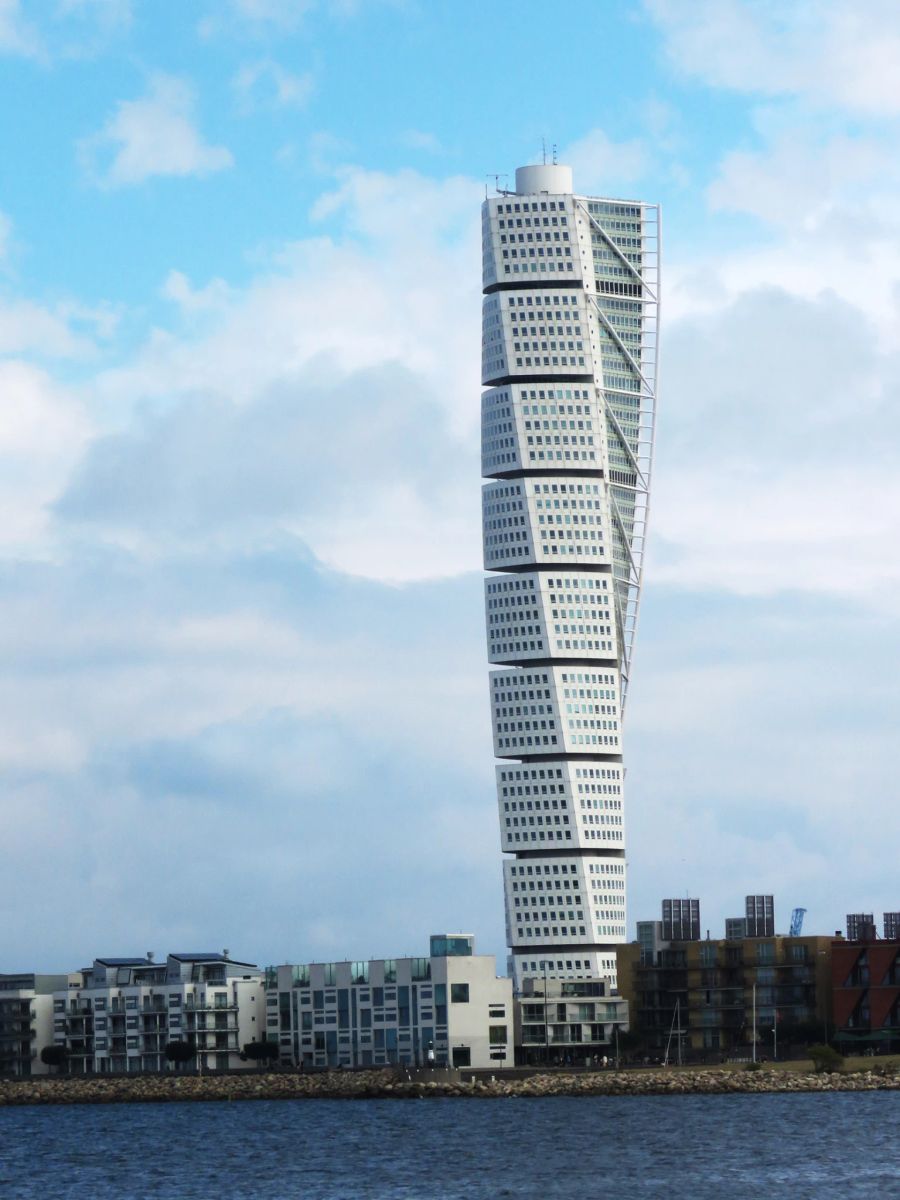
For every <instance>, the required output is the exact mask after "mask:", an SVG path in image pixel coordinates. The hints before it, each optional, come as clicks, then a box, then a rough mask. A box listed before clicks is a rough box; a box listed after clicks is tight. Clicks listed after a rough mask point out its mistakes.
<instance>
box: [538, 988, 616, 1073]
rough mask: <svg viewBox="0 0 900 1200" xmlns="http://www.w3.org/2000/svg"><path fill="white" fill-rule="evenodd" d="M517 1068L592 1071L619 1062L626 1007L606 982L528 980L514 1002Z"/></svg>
mask: <svg viewBox="0 0 900 1200" xmlns="http://www.w3.org/2000/svg"><path fill="white" fill-rule="evenodd" d="M515 1007H516V1034H515V1041H516V1062H517V1064H520V1065H522V1066H538V1065H544V1064H549V1065H551V1066H564V1065H572V1066H578V1067H580V1066H591V1065H597V1064H598V1063H600V1062H601V1061H602V1060H603V1059H604V1058H605V1059H607V1060H608V1061H609V1060H615V1059H617V1058H618V1057H619V1035H620V1034H621V1033H624V1032H625V1031H626V1030H627V1029H628V1003H627V1001H626V1000H625V999H624V998H623V997H622V996H619V995H617V994H613V993H612V990H611V987H610V984H609V981H608V980H605V979H550V978H547V979H543V978H541V979H532V978H526V979H525V980H524V981H523V985H522V991H521V993H520V994H519V995H517V996H516V998H515Z"/></svg>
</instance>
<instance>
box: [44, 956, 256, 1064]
mask: <svg viewBox="0 0 900 1200" xmlns="http://www.w3.org/2000/svg"><path fill="white" fill-rule="evenodd" d="M264 1031H265V992H264V987H263V978H262V972H261V971H260V969H259V968H258V967H256V966H254V965H253V964H251V963H243V962H237V961H235V960H234V959H232V958H230V957H229V956H228V954H227V952H225V953H222V954H218V953H195V954H170V955H169V956H168V957H167V959H166V961H165V962H160V963H157V962H154V960H153V958H152V956H148V955H145V956H143V957H139V958H97V959H94V962H93V964H92V966H90V967H86V968H85V969H84V971H82V972H80V974H79V975H77V976H75V977H73V978H72V980H71V981H70V982H69V984H68V986H67V987H65V988H61V989H59V990H57V991H55V992H54V994H53V1032H52V1043H51V1044H52V1045H54V1046H58V1047H60V1048H61V1049H63V1050H64V1051H65V1055H66V1069H67V1070H68V1072H69V1073H70V1074H76V1075H78V1074H95V1073H96V1074H105V1073H112V1072H129V1073H137V1072H142V1071H162V1070H166V1069H167V1067H168V1062H167V1059H166V1053H165V1050H166V1044H167V1043H168V1042H170V1041H183V1042H187V1043H188V1044H189V1045H190V1046H191V1047H192V1048H193V1050H194V1052H195V1053H194V1058H193V1060H192V1066H193V1068H194V1069H196V1070H200V1071H203V1070H220V1071H221V1070H229V1069H236V1068H239V1067H244V1066H247V1067H252V1066H253V1064H252V1062H246V1061H243V1060H242V1058H241V1052H242V1049H243V1046H244V1045H246V1044H247V1043H249V1042H255V1041H262V1040H264V1037H265V1032H264Z"/></svg>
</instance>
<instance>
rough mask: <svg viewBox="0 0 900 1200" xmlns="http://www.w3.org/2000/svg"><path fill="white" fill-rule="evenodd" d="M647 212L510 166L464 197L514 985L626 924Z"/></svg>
mask: <svg viewBox="0 0 900 1200" xmlns="http://www.w3.org/2000/svg"><path fill="white" fill-rule="evenodd" d="M659 234H660V221H659V209H658V207H657V206H656V205H651V204H645V203H643V202H641V201H623V200H604V199H597V198H593V197H587V196H579V195H576V194H575V193H574V190H573V181H572V171H571V169H570V168H569V167H563V166H557V165H555V164H554V165H544V166H532V167H521V168H519V170H517V171H516V189H515V192H501V193H500V194H498V195H496V196H493V197H490V198H489V199H487V200H485V202H484V206H483V208H482V247H483V286H484V303H483V339H482V383H483V385H484V386H485V387H486V389H487V390H486V391H485V392H484V393H483V395H482V474H483V475H484V477H485V478H486V479H487V480H488V482H487V483H486V484H485V486H484V488H483V492H482V499H483V530H484V566H485V570H486V571H487V572H489V574H488V575H487V577H486V579H485V617H486V625H487V637H488V656H489V659H490V661H491V663H493V664H496V666H497V668H498V669H497V670H495V671H493V672H492V673H491V710H492V718H493V730H494V753H495V755H496V757H498V758H499V759H501V760H503V761H502V764H501V765H500V766H498V768H497V796H498V804H499V812H500V830H501V847H502V850H503V853H504V854H508V855H512V856H514V857H512V858H509V859H507V860H506V861H505V863H504V889H505V898H506V930H507V942H508V945H509V947H510V951H511V954H510V961H511V970H512V972H513V974H514V978H515V981H516V986H517V989H521V987H522V985H523V982H524V980H526V979H529V978H530V979H537V978H540V979H544V978H551V979H570V980H579V979H581V980H585V979H593V978H597V977H601V978H605V979H607V980H609V981H610V983H611V985H613V986H614V985H615V972H616V955H615V948H616V945H617V944H620V943H622V942H624V941H625V940H626V932H625V922H626V916H625V823H624V822H625V814H624V808H623V804H624V801H623V783H624V767H623V765H622V711H623V707H624V703H625V696H626V692H627V687H628V678H629V673H630V664H631V656H632V648H633V641H634V634H635V628H636V623H637V611H638V601H639V597H640V588H641V577H642V569H643V556H644V539H645V531H646V522H647V509H648V499H649V487H650V468H651V461H652V453H653V432H654V423H655V415H656V363H657V335H658V315H659V242H660V238H659Z"/></svg>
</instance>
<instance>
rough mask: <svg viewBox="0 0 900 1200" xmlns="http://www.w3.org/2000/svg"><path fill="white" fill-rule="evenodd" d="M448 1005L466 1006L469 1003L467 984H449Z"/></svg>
mask: <svg viewBox="0 0 900 1200" xmlns="http://www.w3.org/2000/svg"><path fill="white" fill-rule="evenodd" d="M450 1003H451V1004H468V1003H469V985H468V984H467V983H451V984H450Z"/></svg>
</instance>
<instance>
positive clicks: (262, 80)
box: [231, 59, 315, 112]
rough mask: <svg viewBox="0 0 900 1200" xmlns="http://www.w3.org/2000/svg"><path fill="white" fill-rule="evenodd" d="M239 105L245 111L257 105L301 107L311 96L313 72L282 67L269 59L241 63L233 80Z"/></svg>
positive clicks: (264, 106)
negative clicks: (298, 72)
mask: <svg viewBox="0 0 900 1200" xmlns="http://www.w3.org/2000/svg"><path fill="white" fill-rule="evenodd" d="M231 82H232V87H233V89H234V92H235V95H236V96H237V100H238V104H239V105H240V107H241V108H242V109H243V110H244V111H245V112H252V111H254V110H255V109H258V108H304V107H305V106H306V104H307V102H308V101H309V98H310V96H311V95H312V91H313V88H314V86H315V81H314V79H313V75H312V72H310V71H305V72H304V73H303V74H301V75H297V74H294V73H292V72H291V71H287V70H285V68H284V67H282V66H281V65H280V64H279V63H277V62H273V61H272V59H260V60H259V61H257V62H251V63H244V65H243V66H242V67H240V68H239V70H238V71H237V72H236V74H235V76H234V78H233V79H232V81H231Z"/></svg>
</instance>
